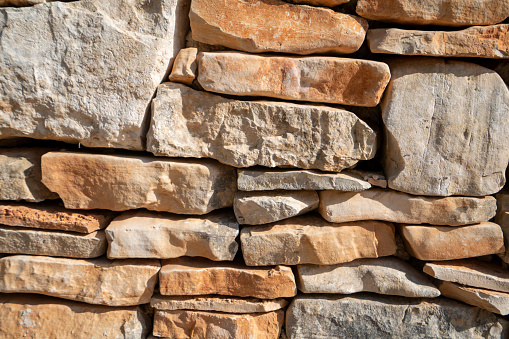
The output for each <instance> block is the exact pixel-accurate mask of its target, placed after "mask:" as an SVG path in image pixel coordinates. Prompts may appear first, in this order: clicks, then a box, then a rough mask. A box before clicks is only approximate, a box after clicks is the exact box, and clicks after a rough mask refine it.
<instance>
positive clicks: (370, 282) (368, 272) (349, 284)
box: [297, 257, 440, 298]
mask: <svg viewBox="0 0 509 339" xmlns="http://www.w3.org/2000/svg"><path fill="white" fill-rule="evenodd" d="M297 286H298V288H299V290H300V291H302V292H304V293H341V294H351V293H357V292H374V293H379V294H389V295H400V296H403V297H415V298H419V297H420V298H435V297H438V296H439V295H440V292H439V291H438V289H437V288H436V287H435V286H434V285H433V284H431V283H430V282H429V280H427V279H426V277H425V276H424V275H423V274H422V273H420V272H419V271H417V270H416V269H415V268H414V267H413V266H412V265H410V264H408V263H406V262H404V261H403V260H401V259H398V258H394V257H385V258H376V259H358V260H354V261H352V262H349V263H344V264H337V265H326V266H322V265H320V266H318V265H298V266H297Z"/></svg>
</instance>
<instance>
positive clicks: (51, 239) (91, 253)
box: [0, 225, 107, 258]
mask: <svg viewBox="0 0 509 339" xmlns="http://www.w3.org/2000/svg"><path fill="white" fill-rule="evenodd" d="M106 245H107V241H106V237H105V236H104V231H99V232H93V233H90V234H79V233H78V234H77V233H66V232H55V231H40V230H31V229H27V228H21V227H5V226H1V225H0V253H11V254H35V255H48V256H53V257H69V258H96V257H99V256H101V255H103V254H104V253H106Z"/></svg>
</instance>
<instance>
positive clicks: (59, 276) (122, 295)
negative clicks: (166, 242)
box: [0, 255, 161, 306]
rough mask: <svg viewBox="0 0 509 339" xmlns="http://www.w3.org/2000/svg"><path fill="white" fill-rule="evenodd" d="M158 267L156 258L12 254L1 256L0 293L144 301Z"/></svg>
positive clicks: (90, 300)
mask: <svg viewBox="0 0 509 339" xmlns="http://www.w3.org/2000/svg"><path fill="white" fill-rule="evenodd" d="M160 268H161V265H160V263H159V261H157V260H151V261H147V260H124V261H119V260H117V261H111V260H107V259H103V258H100V259H88V260H80V259H65V258H51V257H42V256H25V255H15V256H9V257H4V258H2V259H0V277H1V278H0V292H4V293H37V294H44V295H49V296H53V297H59V298H63V299H70V300H75V301H82V302H86V303H89V304H101V305H109V306H132V305H138V304H146V303H148V302H150V297H152V294H153V292H154V287H155V284H156V282H157V272H159V269H160Z"/></svg>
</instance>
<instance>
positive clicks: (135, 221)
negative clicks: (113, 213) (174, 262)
mask: <svg viewBox="0 0 509 339" xmlns="http://www.w3.org/2000/svg"><path fill="white" fill-rule="evenodd" d="M238 234H239V224H238V223H237V220H236V219H235V215H234V214H233V213H231V212H229V211H228V212H224V211H221V212H213V213H211V214H208V215H206V216H203V217H186V216H183V215H173V214H163V213H154V212H147V211H133V212H126V213H123V214H122V215H120V216H119V217H117V218H116V219H115V220H113V221H112V222H111V224H110V226H108V228H107V229H106V238H107V239H108V258H110V259H125V258H156V259H168V258H177V257H181V256H191V257H194V256H199V257H205V258H208V259H211V260H233V258H234V257H235V254H236V253H237V249H238V244H237V242H236V241H235V238H236V237H237V236H238Z"/></svg>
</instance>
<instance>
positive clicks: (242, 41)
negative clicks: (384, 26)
mask: <svg viewBox="0 0 509 339" xmlns="http://www.w3.org/2000/svg"><path fill="white" fill-rule="evenodd" d="M189 19H190V21H191V32H193V38H194V39H195V40H196V41H199V42H203V43H206V44H209V45H222V46H226V47H229V48H233V49H236V50H240V51H245V52H250V53H260V52H282V53H295V54H311V53H340V54H343V53H353V52H355V51H357V50H358V49H359V47H361V45H362V42H363V41H364V37H365V36H366V31H367V30H368V23H367V21H366V20H364V19H362V18H359V17H356V16H354V15H348V14H343V13H336V12H333V11H332V10H330V9H326V8H316V7H309V6H298V5H291V4H289V3H287V2H284V1H281V0H254V1H241V0H228V1H222V0H209V1H207V0H193V1H192V2H191V11H190V12H189ZM268 22H270V25H267V23H268Z"/></svg>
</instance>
